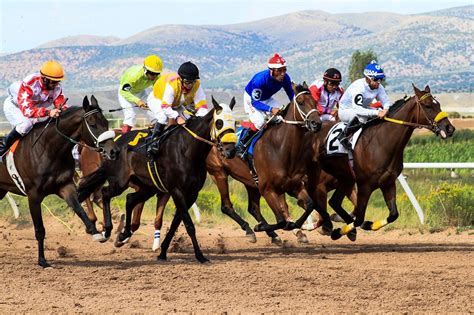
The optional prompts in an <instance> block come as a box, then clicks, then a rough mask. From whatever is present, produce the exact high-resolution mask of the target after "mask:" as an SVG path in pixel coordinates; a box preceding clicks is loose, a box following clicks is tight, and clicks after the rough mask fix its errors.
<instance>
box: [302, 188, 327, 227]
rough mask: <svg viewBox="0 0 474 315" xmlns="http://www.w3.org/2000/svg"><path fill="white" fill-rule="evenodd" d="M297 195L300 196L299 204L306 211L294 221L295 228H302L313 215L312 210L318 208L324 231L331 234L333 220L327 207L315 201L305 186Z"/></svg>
mask: <svg viewBox="0 0 474 315" xmlns="http://www.w3.org/2000/svg"><path fill="white" fill-rule="evenodd" d="M296 197H297V198H298V205H299V206H300V207H301V208H303V209H304V210H305V211H304V213H303V214H302V215H301V217H300V218H299V219H298V220H296V222H295V223H294V228H301V227H302V226H303V224H304V222H305V221H306V219H307V218H308V216H309V215H311V212H313V210H314V209H316V211H317V212H318V213H319V215H320V216H321V219H322V220H323V222H322V225H321V226H322V230H323V233H324V234H327V235H329V234H330V233H331V232H332V222H331V219H330V217H329V214H328V213H327V211H326V207H325V206H324V207H320V206H319V205H318V204H317V203H314V202H313V200H312V199H311V197H310V196H309V194H308V192H307V191H306V189H305V188H304V186H303V187H301V189H300V190H299V191H298V193H297V194H296Z"/></svg>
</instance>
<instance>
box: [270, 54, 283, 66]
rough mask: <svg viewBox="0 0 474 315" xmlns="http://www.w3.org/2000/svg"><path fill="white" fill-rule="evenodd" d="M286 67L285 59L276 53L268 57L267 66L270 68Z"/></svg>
mask: <svg viewBox="0 0 474 315" xmlns="http://www.w3.org/2000/svg"><path fill="white" fill-rule="evenodd" d="M283 67H286V60H285V58H283V57H282V56H280V55H279V54H278V53H275V55H273V57H271V58H270V59H268V68H270V69H280V68H283Z"/></svg>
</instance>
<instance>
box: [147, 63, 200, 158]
mask: <svg viewBox="0 0 474 315" xmlns="http://www.w3.org/2000/svg"><path fill="white" fill-rule="evenodd" d="M190 105H191V106H192V105H194V109H195V112H196V116H205V115H206V114H207V113H208V111H209V110H208V106H207V101H206V94H205V93H204V90H203V88H202V85H201V80H199V69H198V67H197V66H196V65H195V64H193V63H192V62H190V61H188V62H185V63H183V64H182V65H181V66H180V67H179V69H178V73H176V72H171V73H167V74H164V75H162V76H160V78H159V79H158V80H157V81H156V82H155V84H154V86H153V93H150V95H149V96H148V106H149V107H150V109H151V111H152V112H153V114H154V117H155V118H156V120H157V122H156V124H155V128H154V129H153V135H152V139H157V138H158V137H159V136H160V135H161V133H162V132H163V130H164V129H165V127H166V124H167V123H168V120H169V119H170V118H171V119H176V122H177V123H178V124H184V123H185V121H184V118H183V116H182V113H183V111H184V110H185V106H190ZM157 151H158V146H157V142H156V141H153V142H152V144H151V145H150V146H149V147H148V152H149V153H150V154H152V155H154V154H156V153H157Z"/></svg>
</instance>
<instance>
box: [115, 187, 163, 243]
mask: <svg viewBox="0 0 474 315" xmlns="http://www.w3.org/2000/svg"><path fill="white" fill-rule="evenodd" d="M154 194H155V193H154V192H153V191H150V190H146V189H139V190H137V191H135V192H132V193H130V194H128V195H127V197H126V198H127V201H126V205H125V209H126V215H125V226H124V228H123V229H122V231H120V232H119V234H118V235H117V238H116V239H115V243H114V245H115V247H121V246H123V245H124V244H125V243H127V242H128V241H129V240H130V238H131V237H132V234H133V232H132V230H131V226H132V211H133V209H134V208H135V207H136V206H137V205H138V204H140V203H145V201H147V200H148V199H150V198H151V197H152V196H153V195H154Z"/></svg>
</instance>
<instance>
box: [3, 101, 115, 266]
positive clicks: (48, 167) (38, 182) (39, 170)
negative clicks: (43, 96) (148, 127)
mask: <svg viewBox="0 0 474 315" xmlns="http://www.w3.org/2000/svg"><path fill="white" fill-rule="evenodd" d="M91 101H92V103H91V104H89V100H88V99H87V97H85V98H84V101H83V106H82V107H71V108H69V109H68V110H66V111H64V112H62V113H61V115H60V116H59V118H57V119H56V123H55V124H51V125H48V124H47V123H42V124H37V125H35V127H34V128H33V129H32V130H31V132H30V133H28V135H26V136H25V137H24V138H23V139H22V140H21V141H20V142H19V143H18V145H17V147H16V150H15V153H14V157H15V165H16V169H17V170H18V173H19V175H20V177H21V178H22V179H23V183H24V187H23V188H24V189H23V190H24V191H25V193H26V196H27V197H28V204H29V208H30V213H31V217H32V219H33V224H34V227H35V237H36V240H37V241H38V264H39V265H40V266H42V267H49V266H50V265H49V264H48V262H47V261H46V258H45V256H44V238H45V234H46V232H45V228H44V225H43V219H42V215H41V203H42V201H43V199H44V198H45V197H46V196H48V195H51V194H56V195H58V196H60V197H61V198H63V199H64V200H65V201H66V203H67V204H68V205H69V206H70V207H71V208H72V209H73V210H74V212H75V213H76V214H77V215H78V216H79V217H80V218H81V220H82V221H83V222H84V224H85V226H86V231H87V233H89V234H92V235H93V240H95V241H105V238H104V236H103V235H102V234H100V233H99V232H98V231H97V230H96V228H95V226H94V225H93V224H92V223H91V221H90V220H89V219H88V217H87V215H86V213H85V212H84V209H82V207H81V205H80V203H79V201H78V200H77V193H76V186H75V185H74V181H73V174H74V159H73V157H72V154H71V151H72V148H73V146H74V145H75V143H77V141H79V140H83V141H84V142H85V143H86V144H87V145H88V146H89V147H91V148H95V150H100V151H101V152H102V153H103V154H104V155H105V156H106V157H107V158H109V159H114V158H116V157H117V155H118V152H119V150H118V148H117V146H116V145H115V143H114V142H113V141H112V137H113V134H112V135H111V134H110V132H108V122H107V119H105V117H104V115H103V114H102V111H101V109H100V107H99V106H98V104H97V100H96V99H95V97H94V96H92V98H91ZM38 137H39V139H38V141H37V142H36V145H33V143H34V142H35V140H36V139H37V138H38ZM9 154H10V153H9ZM8 191H10V192H13V193H15V194H19V195H25V194H24V193H23V192H22V191H21V190H20V189H19V188H18V187H17V185H15V183H14V182H13V180H12V179H11V177H10V175H9V173H8V170H7V167H6V165H5V163H1V164H0V197H1V198H3V197H4V196H5V194H6V193H7V192H8ZM107 220H108V219H107V218H106V221H107Z"/></svg>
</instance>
